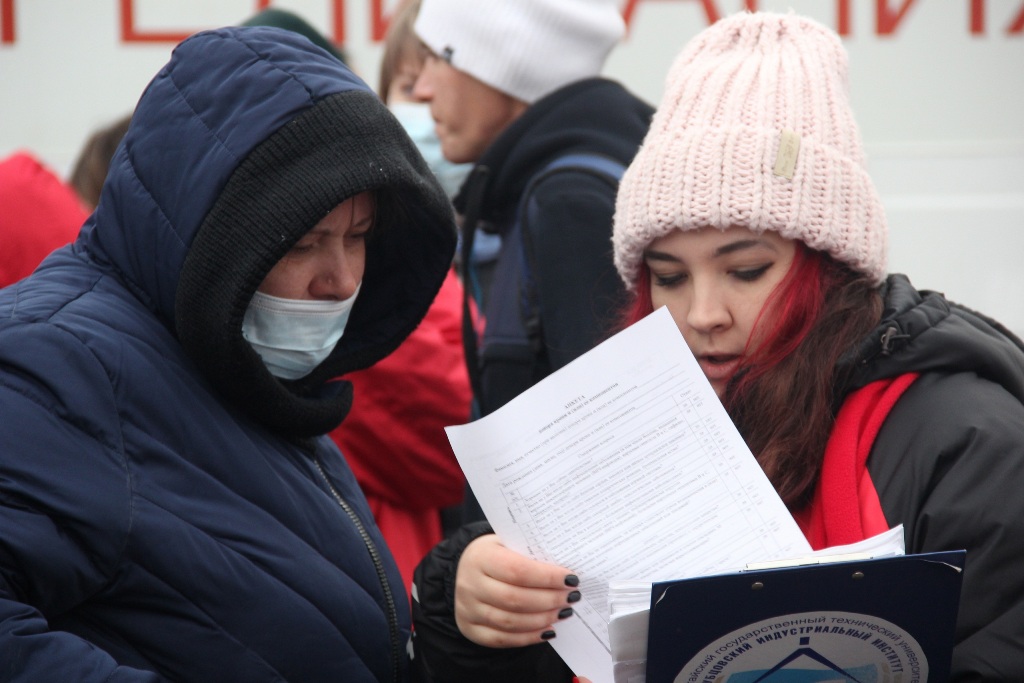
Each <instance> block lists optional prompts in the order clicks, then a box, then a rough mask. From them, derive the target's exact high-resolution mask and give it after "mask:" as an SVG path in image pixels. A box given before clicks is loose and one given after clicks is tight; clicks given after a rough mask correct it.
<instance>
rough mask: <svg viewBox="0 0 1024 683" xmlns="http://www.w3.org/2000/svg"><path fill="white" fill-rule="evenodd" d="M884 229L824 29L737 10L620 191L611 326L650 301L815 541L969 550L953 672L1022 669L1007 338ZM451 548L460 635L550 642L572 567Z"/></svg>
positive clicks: (1019, 398)
mask: <svg viewBox="0 0 1024 683" xmlns="http://www.w3.org/2000/svg"><path fill="white" fill-rule="evenodd" d="M886 236H887V227H886V221H885V213H884V211H883V208H882V206H881V204H880V202H879V199H878V195H877V193H876V191H875V188H874V185H873V183H872V181H871V178H870V177H869V175H868V173H867V169H866V165H865V160H864V153H863V148H862V144H861V140H860V135H859V133H858V129H857V125H856V123H855V121H854V118H853V115H852V112H851V109H850V104H849V100H848V85H847V58H846V53H845V50H844V49H843V47H842V45H841V43H840V41H839V38H838V37H837V36H836V35H835V33H833V32H832V31H830V30H829V29H827V28H825V27H824V26H822V25H820V24H818V23H816V22H814V21H810V20H808V19H805V18H802V17H799V16H796V15H793V14H789V15H780V14H770V13H755V14H739V15H735V16H732V17H729V18H726V19H724V20H722V21H720V22H718V23H716V24H715V25H713V26H711V27H710V28H708V29H706V30H705V31H703V32H702V33H701V34H699V35H698V36H697V37H696V38H695V39H694V40H693V41H691V43H690V44H689V45H688V46H687V47H686V48H685V49H684V50H683V52H682V53H681V54H680V55H679V57H678V58H677V60H676V62H675V64H674V65H673V67H672V69H671V71H670V72H669V75H668V78H667V81H666V85H665V94H664V98H663V100H662V103H661V105H660V107H659V109H658V111H657V113H656V115H655V117H654V120H653V124H652V126H651V129H650V132H649V133H648V135H647V138H646V139H645V141H644V144H643V146H642V147H641V149H640V151H639V153H638V154H637V156H636V158H635V160H634V161H633V163H632V164H631V165H630V167H629V169H628V170H627V172H626V174H625V177H624V178H623V180H622V184H621V186H620V191H619V195H618V201H617V206H616V216H615V229H614V251H615V262H616V267H617V269H618V271H619V274H620V276H621V277H622V279H623V281H624V282H625V284H626V286H627V288H628V289H629V290H630V291H631V292H632V294H633V301H632V304H631V306H630V307H629V310H628V311H627V312H626V314H625V324H629V323H631V322H635V321H637V320H639V319H640V318H642V317H644V316H645V315H647V314H648V313H650V312H652V311H653V310H654V309H655V308H658V307H661V306H667V307H668V309H669V312H670V313H671V315H672V317H673V319H674V320H675V322H676V324H677V325H678V327H679V330H680V332H681V333H682V334H683V337H684V339H685V340H686V342H687V344H688V346H689V347H690V349H691V351H692V352H693V353H694V355H695V356H696V358H697V360H698V362H699V363H700V366H701V367H702V369H703V370H704V372H705V375H706V376H707V378H708V380H709V381H710V383H711V385H712V387H713V388H714V390H715V392H716V393H717V394H718V396H719V398H720V399H721V401H722V403H723V404H724V406H725V407H726V409H727V410H728V412H729V414H730V415H731V417H732V419H733V421H734V422H735V424H736V426H737V428H738V429H739V431H740V433H741V434H742V435H743V437H744V439H745V440H746V442H747V444H748V445H749V446H750V449H751V451H752V452H753V453H754V454H755V456H756V457H757V459H758V461H759V463H760V464H761V466H762V468H763V469H764V471H765V473H766V474H767V475H768V477H769V479H770V480H771V482H772V483H773V485H774V486H775V488H776V490H777V491H778V493H779V495H780V496H781V497H782V499H783V500H784V501H785V503H786V505H787V506H788V507H789V509H790V510H791V512H792V514H793V516H794V518H795V519H796V520H797V522H798V523H799V525H800V527H801V529H802V530H803V531H804V533H805V535H806V536H807V538H808V540H809V541H810V543H811V545H812V546H813V547H815V548H823V547H828V546H834V545H840V544H845V543H850V542H854V541H859V540H862V539H864V538H867V537H869V536H871V535H874V534H876V533H879V532H881V531H884V530H887V529H889V528H891V527H894V526H896V525H898V524H903V525H904V528H905V536H906V549H907V552H908V553H920V552H929V551H938V550H953V549H966V550H967V560H966V568H965V572H964V576H963V589H962V597H961V606H960V612H959V617H958V623H957V628H956V646H955V649H954V652H953V658H952V676H951V678H950V680H955V681H968V680H969V681H1018V682H1019V681H1024V571H1021V558H1024V496H1022V495H1021V494H1020V491H1021V490H1024V345H1022V343H1021V341H1020V340H1019V339H1018V338H1016V337H1015V336H1014V335H1013V334H1012V333H1010V332H1009V331H1007V330H1006V329H1005V328H1004V327H1003V326H1002V325H1000V324H999V323H997V322H995V321H993V320H991V319H990V318H988V317H986V316H984V315H982V314H980V313H977V312H975V311H971V310H969V309H967V308H964V307H962V306H959V305H957V304H955V303H952V302H950V301H949V300H947V299H946V298H944V297H943V296H942V295H941V294H938V293H935V292H928V291H919V290H917V289H915V288H914V287H913V286H912V285H911V284H910V282H909V281H908V279H907V278H906V277H905V276H902V275H890V274H887V271H886V249H887V247H886ZM448 552H450V553H451V557H453V558H454V559H453V560H452V561H453V562H454V563H455V564H456V566H457V572H452V574H450V575H449V576H453V577H454V589H453V590H452V591H450V594H451V595H453V596H454V597H453V602H454V612H455V622H456V623H457V625H458V629H459V633H460V634H461V636H462V637H465V638H467V639H468V640H470V641H472V642H473V643H475V644H477V645H478V646H491V647H495V646H501V647H510V646H520V645H528V644H530V643H538V642H540V640H541V639H542V638H549V637H550V636H551V635H553V631H551V630H550V624H551V623H554V622H555V621H557V619H558V618H559V617H560V616H561V615H562V614H563V613H564V612H565V609H564V608H565V605H564V601H565V596H564V591H565V590H566V589H565V588H564V587H562V585H561V581H562V580H563V578H564V577H565V575H566V573H567V572H568V570H567V569H565V568H558V567H552V566H549V565H544V564H541V563H536V562H533V561H531V560H528V559H526V558H522V557H519V556H517V555H515V554H514V553H512V551H510V550H508V549H506V548H504V547H503V546H502V545H501V543H500V541H499V540H498V539H497V538H496V537H495V536H494V535H493V534H490V535H484V536H479V537H477V538H475V539H474V540H472V541H471V542H469V543H468V544H467V545H465V547H464V548H457V547H449V548H448ZM436 554H437V553H436V552H435V555H436ZM430 561H431V558H429V557H428V560H427V562H425V563H424V564H422V565H421V569H426V568H429V567H430V564H429V563H430ZM423 575H424V576H427V574H426V572H424V574H423ZM422 594H423V593H422V590H421V596H422ZM421 622H422V624H421ZM432 626H433V624H432V623H431V620H430V619H427V618H426V617H425V616H423V615H422V611H421V617H420V618H418V619H417V623H416V627H417V629H421V628H422V630H423V631H427V630H428V629H429V628H430V627H432ZM539 651H540V650H539V649H538V648H536V647H533V648H518V649H514V650H511V651H509V652H508V654H507V655H506V659H507V660H508V661H513V660H515V659H516V658H518V659H519V660H526V659H529V658H533V659H534V660H536V659H537V658H538V656H539V655H538V654H537V653H538V652H539ZM512 653H516V654H512ZM478 661H485V659H484V658H481V659H479V660H478ZM506 666H509V665H507V664H506ZM584 673H585V672H584ZM564 675H565V674H564V673H561V674H560V673H558V672H557V671H554V670H552V671H551V672H550V673H546V674H541V673H539V672H538V673H537V675H535V676H534V677H533V680H552V681H559V680H568V678H560V676H564ZM443 680H458V678H447V679H443ZM491 680H496V679H493V678H492V679H491Z"/></svg>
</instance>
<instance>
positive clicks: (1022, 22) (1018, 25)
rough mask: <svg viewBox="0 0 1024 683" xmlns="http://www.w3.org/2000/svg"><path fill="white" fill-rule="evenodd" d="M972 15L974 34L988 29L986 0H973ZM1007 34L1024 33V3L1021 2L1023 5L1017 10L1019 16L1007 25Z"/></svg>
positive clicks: (971, 25) (971, 29)
mask: <svg viewBox="0 0 1024 683" xmlns="http://www.w3.org/2000/svg"><path fill="white" fill-rule="evenodd" d="M970 8H971V16H970V20H969V21H970V31H971V33H972V34H973V35H976V36H977V35H983V34H984V33H985V30H986V23H987V22H986V16H985V8H986V2H985V0H971V5H970ZM1006 33H1007V35H1013V34H1015V33H1024V3H1021V7H1020V9H1019V10H1017V16H1015V17H1014V18H1013V19H1012V20H1011V21H1010V24H1009V26H1007V27H1006Z"/></svg>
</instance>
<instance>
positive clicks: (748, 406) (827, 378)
mask: <svg viewBox="0 0 1024 683" xmlns="http://www.w3.org/2000/svg"><path fill="white" fill-rule="evenodd" d="M652 310H653V303H652V302H651V274H650V270H649V269H648V268H647V265H646V264H643V263H642V264H641V266H640V273H639V276H638V278H637V283H636V295H635V297H634V299H633V300H632V302H631V303H630V304H629V305H628V306H627V308H626V309H625V311H624V315H623V316H622V320H621V323H622V324H623V325H629V324H632V323H633V322H636V321H637V320H640V319H641V318H643V317H644V316H645V315H647V314H648V313H650V312H651V311H652ZM881 312H882V301H881V297H880V296H879V293H878V288H877V286H876V285H875V284H874V283H873V282H871V281H870V280H869V279H868V278H867V277H865V276H864V275H862V274H860V273H857V272H856V271H854V270H852V269H851V268H849V267H848V266H846V265H845V264H843V263H840V262H838V261H836V260H835V259H833V258H832V257H831V256H829V255H828V254H825V253H823V252H818V251H813V250H811V249H808V248H807V247H805V246H804V245H803V244H802V243H798V244H797V251H796V256H795V258H794V259H793V264H792V266H791V267H790V269H789V272H788V273H787V274H786V276H785V278H783V280H782V281H781V282H780V283H779V284H778V285H777V286H776V288H775V290H774V291H773V292H772V294H771V296H770V297H769V298H768V301H767V302H766V303H765V305H764V307H763V308H762V310H761V314H760V315H759V316H758V319H757V321H756V323H755V325H754V331H753V332H752V333H751V339H750V340H748V342H747V349H746V352H745V354H744V360H743V364H742V366H741V368H740V369H739V371H738V372H737V373H736V375H735V376H734V377H733V378H732V380H731V381H730V382H729V384H728V386H727V387H726V390H725V396H724V397H723V398H722V403H723V405H724V406H725V409H726V410H727V411H728V412H729V415H730V417H731V418H732V420H733V422H734V423H735V425H736V428H737V429H738V430H739V432H740V434H741V435H742V436H743V439H744V440H745V441H746V443H747V446H748V447H749V448H750V450H751V451H752V452H753V453H754V456H755V457H756V458H757V461H758V463H760V465H761V468H762V469H763V470H764V472H765V474H766V475H767V476H768V479H769V480H770V481H771V482H772V485H773V486H774V487H775V490H776V491H777V492H778V494H779V496H780V497H781V498H782V500H783V501H784V502H785V503H786V505H787V506H788V507H789V508H790V509H791V510H798V509H800V508H802V507H803V506H804V505H806V504H807V503H808V502H809V501H810V498H811V496H812V495H813V493H814V486H815V484H816V483H817V479H818V474H819V473H820V471H821V461H822V458H823V456H824V453H825V445H826V443H827V442H828V437H829V434H830V433H831V431H832V425H833V423H834V422H835V407H834V406H833V395H834V389H835V387H836V384H837V383H839V382H842V381H843V379H844V378H843V377H841V376H840V372H841V371H840V369H839V360H840V358H841V357H842V356H843V354H844V353H846V352H847V351H848V350H849V349H850V348H851V347H852V346H853V345H854V344H856V343H857V342H858V341H859V340H860V339H862V338H863V337H864V336H865V335H866V334H867V333H868V332H870V331H871V329H872V328H873V327H874V326H875V325H877V324H878V320H879V318H880V317H881Z"/></svg>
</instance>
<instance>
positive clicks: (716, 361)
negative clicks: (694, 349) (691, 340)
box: [697, 356, 740, 382]
mask: <svg viewBox="0 0 1024 683" xmlns="http://www.w3.org/2000/svg"><path fill="white" fill-rule="evenodd" d="M697 362H698V363H699V364H700V369H701V370H703V371H704V376H705V377H707V378H708V381H709V382H721V381H727V380H728V379H729V378H730V377H732V376H733V374H734V373H735V372H736V369H737V368H738V367H739V364H740V357H739V356H700V357H699V358H698V359H697Z"/></svg>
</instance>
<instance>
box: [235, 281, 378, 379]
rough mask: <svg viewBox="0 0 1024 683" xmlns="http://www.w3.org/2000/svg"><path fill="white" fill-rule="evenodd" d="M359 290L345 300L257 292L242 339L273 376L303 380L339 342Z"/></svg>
mask: <svg viewBox="0 0 1024 683" xmlns="http://www.w3.org/2000/svg"><path fill="white" fill-rule="evenodd" d="M359 287H362V283H359ZM359 287H356V291H355V293H354V294H353V295H352V296H350V297H349V298H347V299H345V300H344V301H306V300H300V299H282V298H280V297H276V296H270V295H269V294H263V293H262V292H256V293H255V294H254V295H253V297H252V301H250V302H249V307H248V308H247V309H246V311H245V317H244V318H243V319H242V336H243V337H244V338H245V339H246V341H248V342H249V344H251V345H252V348H253V349H255V350H256V353H258V354H259V355H260V358H262V359H263V363H264V365H266V366H267V369H268V370H270V374H272V375H273V376H274V377H280V378H281V379H299V378H300V377H305V376H306V375H308V374H309V373H310V372H312V371H313V368H315V367H316V366H318V365H320V363H322V362H324V359H326V358H327V356H328V355H330V353H331V351H333V350H334V346H335V345H336V344H337V343H338V340H339V339H341V336H342V334H344V332H345V325H347V324H348V317H349V314H350V313H351V312H352V306H353V305H354V304H355V302H356V297H357V296H359Z"/></svg>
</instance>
